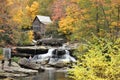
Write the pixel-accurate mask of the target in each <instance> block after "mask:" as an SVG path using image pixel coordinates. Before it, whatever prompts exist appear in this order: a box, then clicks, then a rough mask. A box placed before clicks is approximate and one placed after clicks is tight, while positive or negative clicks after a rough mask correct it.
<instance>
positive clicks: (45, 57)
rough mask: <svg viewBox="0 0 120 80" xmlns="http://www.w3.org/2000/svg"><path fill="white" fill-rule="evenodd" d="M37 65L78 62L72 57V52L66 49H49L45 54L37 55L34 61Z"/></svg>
mask: <svg viewBox="0 0 120 80" xmlns="http://www.w3.org/2000/svg"><path fill="white" fill-rule="evenodd" d="M32 60H33V61H34V62H37V63H46V62H47V63H48V64H49V65H57V64H64V63H66V64H67V63H71V62H76V60H75V58H74V57H72V56H70V52H69V51H68V50H65V49H61V48H59V49H55V48H52V49H49V50H48V52H47V53H45V54H39V55H35V56H34V57H33V59H32Z"/></svg>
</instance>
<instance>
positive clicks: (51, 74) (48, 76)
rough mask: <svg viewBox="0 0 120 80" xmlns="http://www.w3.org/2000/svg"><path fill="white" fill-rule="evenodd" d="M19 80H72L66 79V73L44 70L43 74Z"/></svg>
mask: <svg viewBox="0 0 120 80" xmlns="http://www.w3.org/2000/svg"><path fill="white" fill-rule="evenodd" d="M19 80H72V79H70V78H68V75H67V73H66V72H56V71H54V70H46V71H44V72H41V73H38V74H37V75H35V76H31V77H28V78H20V79H19Z"/></svg>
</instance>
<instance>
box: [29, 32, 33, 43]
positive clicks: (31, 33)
mask: <svg viewBox="0 0 120 80" xmlns="http://www.w3.org/2000/svg"><path fill="white" fill-rule="evenodd" d="M28 36H29V39H28V40H29V42H32V40H33V38H34V36H33V31H32V30H30V31H29V32H28Z"/></svg>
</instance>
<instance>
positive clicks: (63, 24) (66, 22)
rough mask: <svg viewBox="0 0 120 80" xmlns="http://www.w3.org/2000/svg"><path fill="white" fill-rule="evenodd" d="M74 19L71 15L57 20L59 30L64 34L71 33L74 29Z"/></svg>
mask: <svg viewBox="0 0 120 80" xmlns="http://www.w3.org/2000/svg"><path fill="white" fill-rule="evenodd" d="M74 22H75V20H74V19H73V18H71V17H66V18H63V19H61V20H60V21H59V31H60V32H63V33H64V34H65V35H69V34H70V33H73V32H74V30H75V27H74Z"/></svg>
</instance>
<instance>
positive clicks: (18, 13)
mask: <svg viewBox="0 0 120 80" xmlns="http://www.w3.org/2000/svg"><path fill="white" fill-rule="evenodd" d="M15 14H16V15H14V16H13V21H15V22H17V23H21V22H22V16H23V14H24V13H23V11H22V9H21V8H19V9H18V11H16V12H15Z"/></svg>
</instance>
